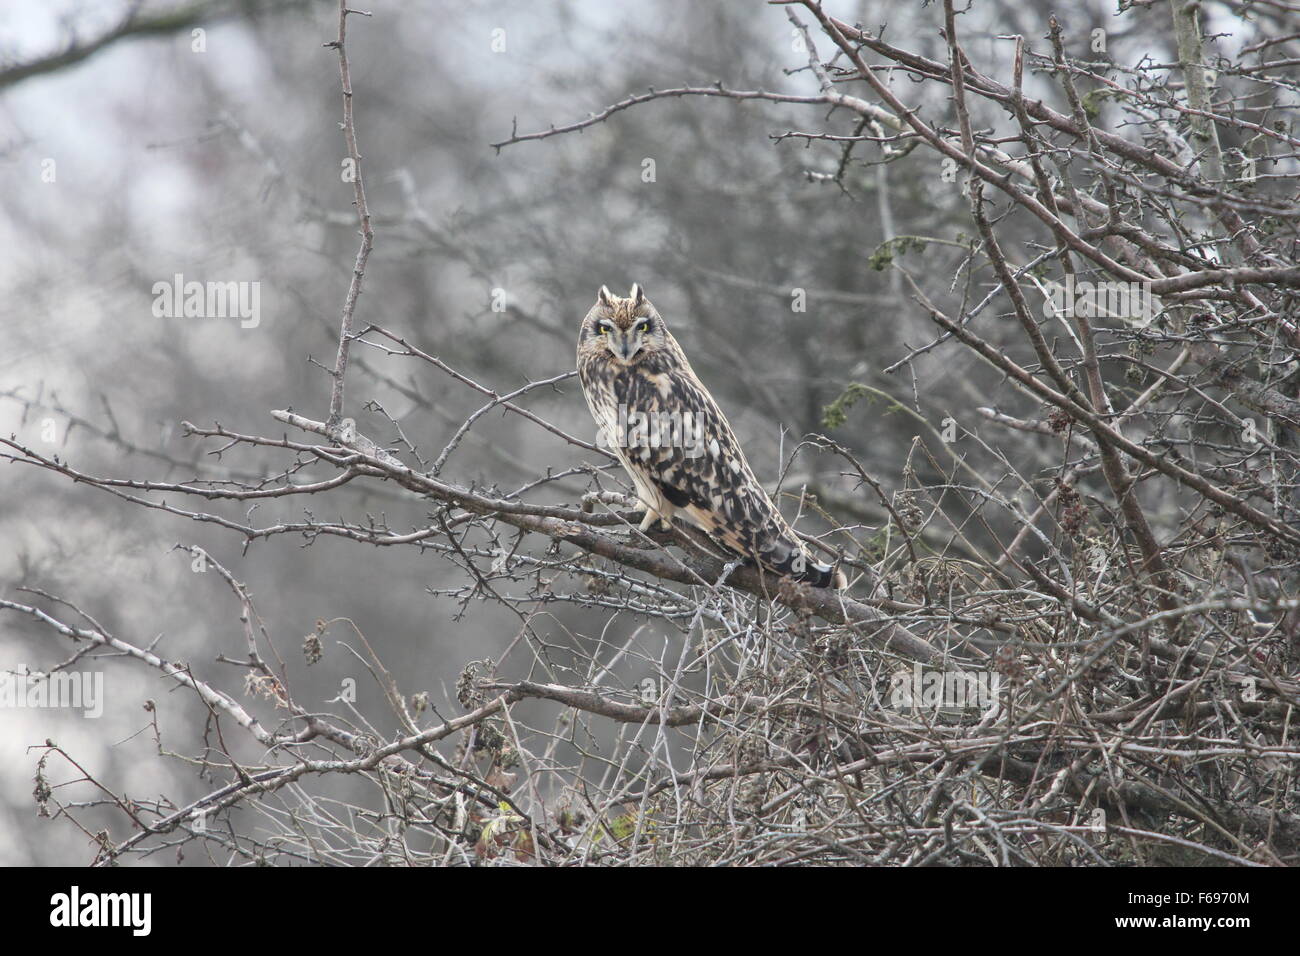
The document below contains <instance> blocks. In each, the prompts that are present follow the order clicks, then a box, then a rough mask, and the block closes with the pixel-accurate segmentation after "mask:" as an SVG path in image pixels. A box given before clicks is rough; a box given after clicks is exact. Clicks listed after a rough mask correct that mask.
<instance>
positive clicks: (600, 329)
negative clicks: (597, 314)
mask: <svg viewBox="0 0 1300 956" xmlns="http://www.w3.org/2000/svg"><path fill="white" fill-rule="evenodd" d="M596 334H597V335H608V334H609V326H606V325H598V326H596Z"/></svg>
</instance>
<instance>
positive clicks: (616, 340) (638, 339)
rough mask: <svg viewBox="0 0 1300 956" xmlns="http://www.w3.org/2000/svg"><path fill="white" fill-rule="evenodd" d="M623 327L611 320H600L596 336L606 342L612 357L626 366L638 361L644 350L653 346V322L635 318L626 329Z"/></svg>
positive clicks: (597, 323) (597, 324)
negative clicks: (651, 334) (651, 341)
mask: <svg viewBox="0 0 1300 956" xmlns="http://www.w3.org/2000/svg"><path fill="white" fill-rule="evenodd" d="M621 325H622V323H620V322H616V321H610V320H609V319H598V320H597V322H596V335H597V336H599V337H600V338H601V339H602V340H604V342H605V347H606V348H608V349H609V353H610V355H612V356H613V357H614V359H615V360H616V361H618V362H621V363H623V364H625V365H626V364H630V363H631V362H632V361H633V360H634V359H636V357H637V356H638V355H639V354H640V353H641V351H642V349H645V348H646V347H647V346H649V345H650V344H651V343H650V329H651V325H652V322H651V320H650V319H648V318H635V319H633V320H632V321H631V323H630V324H628V326H627V327H626V328H621V327H620V326H621Z"/></svg>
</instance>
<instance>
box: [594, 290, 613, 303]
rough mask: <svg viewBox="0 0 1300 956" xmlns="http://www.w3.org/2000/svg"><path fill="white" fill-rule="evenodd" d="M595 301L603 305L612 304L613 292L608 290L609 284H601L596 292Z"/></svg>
mask: <svg viewBox="0 0 1300 956" xmlns="http://www.w3.org/2000/svg"><path fill="white" fill-rule="evenodd" d="M596 301H597V302H599V303H600V304H601V305H603V306H611V305H613V304H614V293H612V292H610V291H609V286H604V285H603V286H601V287H600V291H599V292H597V293H596Z"/></svg>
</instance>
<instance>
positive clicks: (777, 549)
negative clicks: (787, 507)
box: [758, 540, 849, 591]
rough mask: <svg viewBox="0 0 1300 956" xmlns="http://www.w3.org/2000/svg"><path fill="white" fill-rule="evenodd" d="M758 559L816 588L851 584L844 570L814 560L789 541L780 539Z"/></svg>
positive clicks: (802, 549) (769, 566) (837, 587)
mask: <svg viewBox="0 0 1300 956" xmlns="http://www.w3.org/2000/svg"><path fill="white" fill-rule="evenodd" d="M758 560H759V563H761V564H762V565H764V566H765V567H768V568H771V569H772V570H773V571H775V572H776V573H777V574H784V575H788V576H789V577H792V578H794V579H795V580H796V581H804V582H806V583H808V584H811V585H812V586H813V587H815V588H834V589H835V590H837V591H842V590H843V589H844V588H846V587H848V586H849V582H848V579H847V578H846V577H845V576H844V572H843V571H841V570H840V569H839V568H835V567H832V566H831V565H829V564H823V563H822V562H820V561H816V560H814V559H813V558H812V556H811V555H809V554H808V552H807V551H806V550H805V549H804V548H803V547H802V546H801V545H797V544H792V543H791V542H789V541H784V540H778V541H777V542H776V544H775V545H774V546H773V547H772V549H771V550H769V551H768V552H766V553H765V554H760V555H759V556H758Z"/></svg>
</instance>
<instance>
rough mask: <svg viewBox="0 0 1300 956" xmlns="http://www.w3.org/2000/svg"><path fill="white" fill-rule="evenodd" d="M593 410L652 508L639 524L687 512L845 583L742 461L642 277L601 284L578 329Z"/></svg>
mask: <svg viewBox="0 0 1300 956" xmlns="http://www.w3.org/2000/svg"><path fill="white" fill-rule="evenodd" d="M578 377H579V379H580V380H581V382H582V391H583V394H584V395H585V396H586V398H587V405H588V407H590V408H591V414H592V415H593V416H594V417H595V419H596V424H597V425H599V426H600V429H601V431H602V433H603V434H604V436H605V439H606V441H607V442H608V443H609V445H610V447H611V450H612V451H613V452H614V453H615V454H616V455H617V456H618V459H619V461H620V462H622V464H623V467H624V468H625V469H627V473H628V474H629V475H630V476H631V477H632V482H633V484H634V485H635V486H636V492H637V497H638V498H640V500H641V503H642V504H643V505H644V506H645V508H646V515H645V520H644V521H642V522H641V530H642V531H645V530H646V529H648V528H649V527H650V526H651V524H653V523H654V521H655V520H656V519H659V520H661V521H662V522H664V523H665V524H667V523H668V522H669V521H671V520H672V518H673V517H674V516H675V515H682V516H684V517H685V518H687V519H688V520H689V521H690V523H691V524H693V525H695V526H696V527H697V528H699V529H700V530H702V531H704V532H705V533H706V534H708V535H709V536H710V537H711V538H713V539H714V540H715V541H717V542H718V543H720V544H722V545H723V546H724V547H726V548H727V549H728V550H729V551H731V552H734V553H735V554H737V555H740V556H743V557H746V558H750V559H752V560H753V561H755V562H757V563H758V564H759V565H760V566H762V567H763V568H766V569H767V570H769V571H773V572H776V573H777V574H784V575H789V576H791V577H793V578H796V579H797V580H800V581H807V582H808V583H810V584H813V585H815V586H816V587H823V588H824V587H836V588H842V587H844V586H845V578H844V574H843V572H841V571H839V570H838V569H835V568H832V567H831V566H830V565H827V564H821V563H818V562H817V561H815V560H813V557H812V555H811V554H810V553H809V552H808V549H807V548H806V547H805V546H804V544H803V543H802V542H801V541H800V540H799V538H798V536H797V535H796V534H795V533H794V529H793V528H791V527H790V525H789V523H788V522H787V521H786V520H785V518H783V517H781V512H780V511H779V510H777V507H776V505H775V504H773V503H772V500H771V499H770V498H769V497H768V496H767V493H766V492H765V491H764V490H763V488H762V486H761V485H760V484H759V483H758V479H756V478H755V477H754V473H753V472H752V471H751V470H750V468H749V463H748V462H747V461H745V453H744V452H742V451H741V450H740V443H739V442H737V441H736V436H735V435H734V434H732V431H731V426H730V425H728V424H727V419H726V417H725V416H724V415H723V414H722V411H721V409H719V408H718V405H717V403H716V402H714V400H713V396H712V395H710V394H709V390H708V389H706V388H705V387H704V385H703V384H702V383H701V382H700V380H699V379H698V378H696V377H695V372H694V371H692V369H691V364H690V362H688V361H686V356H685V354H684V353H683V352H682V349H681V346H680V345H678V344H677V340H676V339H674V338H673V337H672V334H671V333H670V332H669V331H668V327H667V326H666V325H665V324H664V320H663V318H662V317H661V316H660V315H659V313H658V312H657V311H656V310H655V307H654V306H653V305H651V304H650V301H649V300H648V299H647V298H646V297H645V293H644V292H643V291H642V290H641V287H640V286H639V285H634V286H632V291H631V292H630V293H629V295H628V297H627V298H626V299H623V298H619V297H618V296H616V295H612V294H611V293H610V291H609V290H608V289H607V288H605V287H604V286H601V289H600V292H599V294H598V295H597V297H596V304H595V305H594V306H593V307H592V309H591V311H590V312H588V313H587V317H586V318H585V319H583V322H582V331H581V332H580V333H579V335H578Z"/></svg>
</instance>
